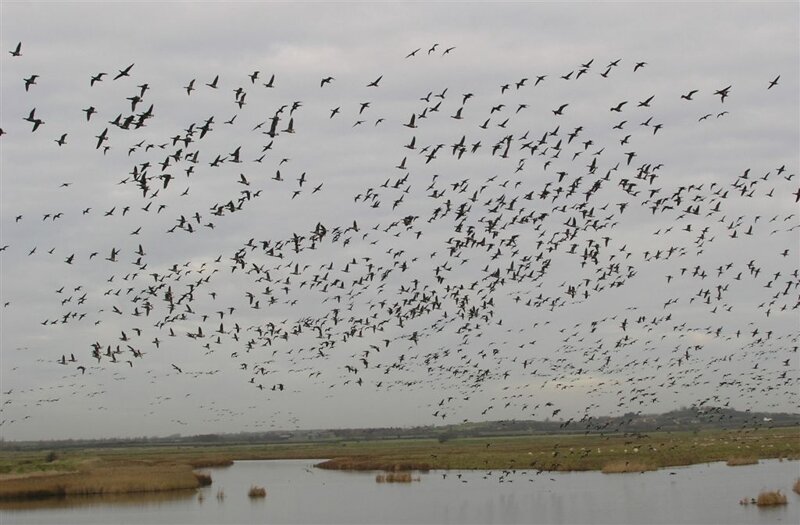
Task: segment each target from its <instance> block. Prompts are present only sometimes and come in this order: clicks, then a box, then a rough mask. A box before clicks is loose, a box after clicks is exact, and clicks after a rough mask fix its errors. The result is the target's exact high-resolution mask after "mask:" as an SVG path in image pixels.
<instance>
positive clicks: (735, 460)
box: [725, 456, 758, 467]
mask: <svg viewBox="0 0 800 525" xmlns="http://www.w3.org/2000/svg"><path fill="white" fill-rule="evenodd" d="M725 464H726V465H728V466H729V467H740V466H742V465H758V458H755V457H752V456H750V457H730V458H728V461H726V462H725Z"/></svg>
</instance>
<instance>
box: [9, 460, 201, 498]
mask: <svg viewBox="0 0 800 525" xmlns="http://www.w3.org/2000/svg"><path fill="white" fill-rule="evenodd" d="M199 485H200V482H199V480H198V478H197V477H195V475H194V473H193V472H192V468H191V467H190V466H189V465H128V466H125V467H122V468H121V467H108V466H104V467H96V468H86V469H84V470H82V471H81V472H72V473H66V474H52V475H47V476H30V477H22V478H16V479H9V480H6V481H4V482H3V483H2V485H0V500H11V499H36V498H47V497H54V496H56V497H58V496H72V495H89V494H119V493H131V492H158V491H165V490H180V489H194V488H197V487H198V486H199Z"/></svg>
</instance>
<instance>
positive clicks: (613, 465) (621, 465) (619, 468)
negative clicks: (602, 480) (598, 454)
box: [603, 460, 656, 474]
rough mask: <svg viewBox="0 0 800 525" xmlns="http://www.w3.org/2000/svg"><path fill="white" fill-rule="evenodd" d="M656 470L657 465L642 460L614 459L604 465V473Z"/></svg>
mask: <svg viewBox="0 0 800 525" xmlns="http://www.w3.org/2000/svg"><path fill="white" fill-rule="evenodd" d="M648 470H656V466H655V465H653V464H651V463H643V462H641V461H623V460H618V461H612V462H610V463H606V464H605V465H603V474H622V473H625V472H646V471H648Z"/></svg>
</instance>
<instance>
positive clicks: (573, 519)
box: [0, 460, 800, 525]
mask: <svg viewBox="0 0 800 525" xmlns="http://www.w3.org/2000/svg"><path fill="white" fill-rule="evenodd" d="M315 462H316V460H291V461H238V462H236V463H235V464H234V465H233V466H231V467H227V468H220V469H209V470H208V472H210V473H211V475H212V477H213V481H214V482H213V485H211V486H210V487H206V488H203V489H200V490H198V491H197V492H194V491H188V492H179V493H171V494H159V495H155V496H153V495H150V496H133V497H132V496H111V497H99V498H98V497H87V498H67V499H65V500H50V501H46V502H34V503H25V504H17V505H14V506H11V507H9V506H8V505H4V506H2V507H0V524H2V525H10V524H13V523H56V524H61V525H64V524H70V523H80V524H88V523H170V524H178V523H186V524H190V523H191V524H200V523H215V524H216V523H220V524H221V523H326V524H333V523H364V524H366V523H459V524H472V523H475V524H479V523H480V524H488V523H619V524H628V523H629V524H644V523H691V524H698V523H759V524H761V523H800V495H798V494H796V493H794V492H792V491H791V485H792V483H793V482H794V480H795V479H797V478H798V477H800V463H798V462H797V461H791V462H790V461H784V462H779V461H777V460H774V461H763V462H762V463H761V464H760V465H752V466H742V467H728V466H726V465H725V464H723V463H714V464H706V465H695V466H692V467H683V468H670V469H664V470H660V471H656V472H646V473H644V474H615V475H608V474H602V473H599V472H571V473H555V472H554V473H549V472H542V473H541V474H539V475H537V474H536V472H535V471H526V472H521V471H520V472H517V473H516V474H511V475H509V476H506V477H505V478H502V481H501V475H502V473H501V472H500V471H491V472H488V471H431V472H429V473H425V474H417V473H415V474H414V476H415V477H416V476H419V477H420V481H419V482H412V483H376V482H375V474H376V473H375V472H358V473H354V472H338V471H326V470H320V469H315V468H313V466H312V465H313V464H314V463H315ZM672 473H674V474H672ZM459 475H460V478H459ZM253 484H256V485H260V486H263V487H266V489H267V497H266V498H264V499H261V500H250V499H249V498H248V497H247V491H248V489H249V487H250V486H251V485H253ZM220 489H221V490H224V492H225V498H224V499H223V500H218V499H217V497H216V494H217V492H218V491H219V490H220ZM775 489H780V490H781V491H782V492H784V493H785V494H787V496H788V498H789V504H788V505H785V506H782V507H777V508H771V509H764V508H761V509H759V508H757V507H756V506H755V505H750V506H741V505H739V504H738V501H739V499H741V498H742V497H750V496H753V497H754V496H756V495H757V494H758V493H759V492H760V491H761V490H775ZM200 495H202V500H201V499H200Z"/></svg>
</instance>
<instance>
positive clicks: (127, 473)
mask: <svg viewBox="0 0 800 525" xmlns="http://www.w3.org/2000/svg"><path fill="white" fill-rule="evenodd" d="M739 458H746V459H747V461H750V462H752V461H753V460H758V459H768V458H790V459H800V428H797V427H793V428H791V427H790V428H774V429H757V430H755V429H742V430H736V431H734V430H719V431H701V432H696V433H695V432H660V433H651V434H646V435H638V436H630V435H628V436H626V435H608V436H601V435H558V436H552V435H550V436H525V437H506V438H498V437H491V438H485V439H484V438H470V439H454V440H451V441H446V442H444V443H440V442H438V441H436V440H433V439H431V440H427V439H408V440H381V441H361V442H326V443H293V444H270V445H224V446H209V445H203V446H158V447H120V448H98V449H89V448H87V449H69V450H61V451H55V452H48V451H39V452H13V451H1V452H0V498H2V499H8V498H10V497H32V496H34V495H40V496H48V495H64V494H87V493H102V494H109V493H124V492H141V491H163V490H173V489H184V488H195V487H197V486H198V483H199V482H198V479H197V478H196V477H195V476H194V475H193V474H192V470H193V469H195V468H205V467H215V466H225V465H229V464H230V463H231V462H232V461H233V460H247V459H325V460H326V461H324V462H322V463H320V464H319V465H318V466H320V467H321V468H328V469H340V470H383V471H395V472H396V471H408V470H429V469H541V470H557V471H570V470H574V471H583V470H603V469H605V470H606V472H620V471H622V472H624V471H628V470H634V471H641V470H648V469H651V468H663V467H671V466H679V465H692V464H696V463H706V462H713V461H729V460H731V459H733V461H731V464H736V463H739V462H740V459H739ZM621 465H622V467H621Z"/></svg>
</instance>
